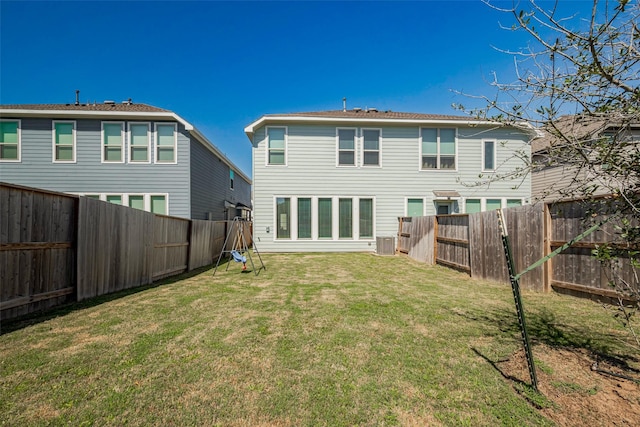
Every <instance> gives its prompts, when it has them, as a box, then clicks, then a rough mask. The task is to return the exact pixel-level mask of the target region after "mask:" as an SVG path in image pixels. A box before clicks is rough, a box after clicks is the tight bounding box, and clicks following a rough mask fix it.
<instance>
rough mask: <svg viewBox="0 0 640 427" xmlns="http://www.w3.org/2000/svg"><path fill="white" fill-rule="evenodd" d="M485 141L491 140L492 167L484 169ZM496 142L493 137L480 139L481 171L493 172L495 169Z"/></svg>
mask: <svg viewBox="0 0 640 427" xmlns="http://www.w3.org/2000/svg"><path fill="white" fill-rule="evenodd" d="M487 142H493V169H486V168H485V166H486V164H485V162H484V160H485V158H484V155H485V147H486V144H485V143H487ZM497 143H498V142H497V141H496V140H495V139H483V140H482V159H481V162H482V164H481V168H482V172H495V171H496V169H497V166H498V165H497V162H496V160H497V151H498V150H497Z"/></svg>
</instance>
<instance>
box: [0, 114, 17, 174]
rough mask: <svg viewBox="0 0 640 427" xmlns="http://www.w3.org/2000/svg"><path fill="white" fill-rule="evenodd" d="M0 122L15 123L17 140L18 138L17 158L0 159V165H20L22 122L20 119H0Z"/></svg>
mask: <svg viewBox="0 0 640 427" xmlns="http://www.w3.org/2000/svg"><path fill="white" fill-rule="evenodd" d="M0 122H17V123H18V128H17V133H18V135H17V138H18V158H17V159H0V163H21V162H22V120H20V119H0Z"/></svg>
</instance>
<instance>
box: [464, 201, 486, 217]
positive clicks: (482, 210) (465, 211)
mask: <svg viewBox="0 0 640 427" xmlns="http://www.w3.org/2000/svg"><path fill="white" fill-rule="evenodd" d="M467 200H478V201H480V212H484V209H483V206H484V197H465V198H464V199H463V200H462V204H463V206H462V209H463V210H464V213H469V212H467ZM474 213H475V212H474Z"/></svg>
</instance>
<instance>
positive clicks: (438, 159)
mask: <svg viewBox="0 0 640 427" xmlns="http://www.w3.org/2000/svg"><path fill="white" fill-rule="evenodd" d="M423 129H435V130H436V131H437V136H436V138H437V140H436V147H437V154H436V163H437V165H438V167H436V168H433V169H423V167H422V156H423V153H422V130H423ZM442 129H453V131H454V134H455V135H454V140H453V141H454V144H455V150H454V151H455V152H454V159H453V164H454V167H453V169H443V168H441V167H440V131H441V130H442ZM458 146H459V143H458V128H457V127H447V126H442V127H429V126H420V137H419V138H418V149H419V151H420V155H419V157H418V171H420V172H443V173H444V172H457V171H458Z"/></svg>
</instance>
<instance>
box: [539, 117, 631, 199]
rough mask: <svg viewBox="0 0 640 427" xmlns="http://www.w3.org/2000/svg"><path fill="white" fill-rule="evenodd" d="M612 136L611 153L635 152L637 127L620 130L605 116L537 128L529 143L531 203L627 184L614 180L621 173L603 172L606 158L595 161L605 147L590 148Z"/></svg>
mask: <svg viewBox="0 0 640 427" xmlns="http://www.w3.org/2000/svg"><path fill="white" fill-rule="evenodd" d="M614 136H615V141H616V144H617V147H616V150H614V151H617V149H620V150H630V149H631V150H638V146H639V145H640V124H634V125H631V126H625V127H622V128H621V127H620V126H619V125H616V124H615V122H612V121H611V120H609V119H608V118H605V117H594V116H585V115H574V116H563V117H560V118H559V119H558V120H557V121H555V122H554V124H553V126H551V125H547V126H545V127H544V128H542V129H540V130H539V132H538V137H537V138H535V139H534V140H533V141H532V142H531V157H532V159H531V163H532V177H531V198H532V200H533V201H546V202H552V201H556V200H562V199H573V198H581V197H585V196H588V195H604V194H610V193H612V192H613V191H614V190H616V189H623V188H626V187H627V186H628V185H629V183H628V182H624V180H620V179H618V178H622V179H624V178H623V177H622V175H623V174H616V173H612V172H608V171H606V168H607V167H608V162H607V159H606V158H605V159H601V158H598V155H599V154H605V156H606V153H607V152H608V148H606V146H601V148H604V149H597V150H592V149H591V148H592V147H591V145H592V144H598V143H599V142H601V141H602V142H605V143H608V142H607V141H610V140H612V139H614ZM622 152H624V151H622ZM620 153H621V152H619V153H618V154H620ZM603 167H604V169H603ZM614 175H615V176H617V178H614ZM636 176H637V175H636Z"/></svg>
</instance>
